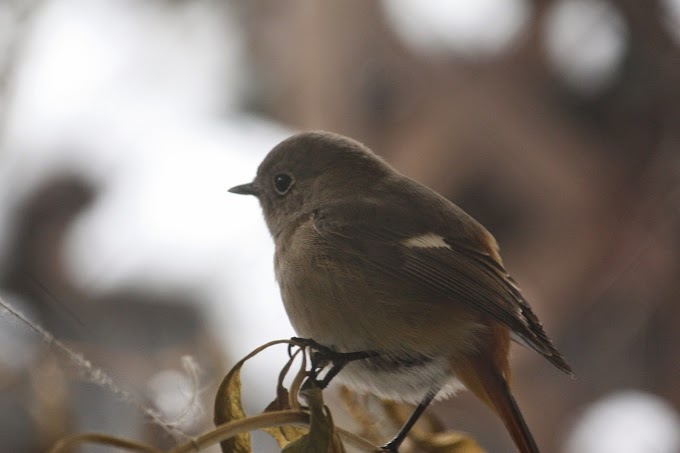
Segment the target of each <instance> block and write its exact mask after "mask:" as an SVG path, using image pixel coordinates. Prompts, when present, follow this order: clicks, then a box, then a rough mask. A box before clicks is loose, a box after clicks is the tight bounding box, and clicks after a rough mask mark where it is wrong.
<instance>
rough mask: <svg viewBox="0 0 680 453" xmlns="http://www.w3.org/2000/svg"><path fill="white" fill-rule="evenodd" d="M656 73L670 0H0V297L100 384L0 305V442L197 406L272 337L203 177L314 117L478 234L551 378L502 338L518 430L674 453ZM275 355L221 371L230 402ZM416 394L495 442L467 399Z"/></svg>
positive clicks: (198, 426)
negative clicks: (421, 186) (554, 359)
mask: <svg viewBox="0 0 680 453" xmlns="http://www.w3.org/2000/svg"><path fill="white" fill-rule="evenodd" d="M679 87H680V0H649V1H646V2H639V1H636V0H619V1H617V2H615V1H605V0H592V1H590V0H476V1H474V2H472V1H464V0H448V1H447V0H439V1H436V0H426V1H418V0H384V1H377V0H373V1H360V0H345V1H324V2H311V1H304V0H282V1H274V0H269V1H267V0H255V1H248V2H246V1H224V0H2V1H1V2H0V296H1V297H2V299H3V300H5V301H7V302H8V303H10V304H11V305H12V306H13V307H15V308H16V309H17V310H19V311H21V312H22V313H23V314H25V315H26V316H27V317H29V318H30V319H32V320H34V322H36V323H37V324H39V325H40V326H42V327H44V328H45V329H46V330H47V331H49V332H50V333H51V334H53V335H54V336H55V337H56V338H57V339H59V340H60V341H62V342H63V343H64V344H65V345H66V346H68V347H70V348H72V349H73V350H75V351H77V352H78V353H80V354H82V355H83V356H84V357H85V358H86V359H88V360H89V361H91V362H92V364H93V365H94V366H97V367H100V368H101V369H103V370H105V371H106V373H107V374H108V375H110V376H111V378H112V379H113V381H114V382H115V383H116V386H117V387H118V389H119V391H118V392H114V391H111V390H110V389H105V388H102V386H101V385H98V383H97V382H95V381H96V380H94V379H93V378H92V376H90V377H87V375H88V372H87V370H86V369H85V370H83V366H82V364H81V365H80V366H74V364H73V361H72V360H69V358H68V357H67V356H65V355H64V354H63V353H61V352H60V350H59V348H58V347H56V346H55V345H54V344H51V343H50V342H46V341H44V339H42V338H41V337H40V336H39V335H37V334H36V333H34V332H33V331H31V330H30V329H29V328H27V327H26V326H25V325H24V324H22V323H20V322H18V321H17V320H16V319H15V318H14V316H12V315H10V314H9V313H7V312H6V311H5V310H2V315H1V316H0V450H1V451H12V452H34V451H35V452H38V451H44V450H45V449H46V448H48V446H50V445H51V444H52V443H54V442H55V440H57V439H59V438H60V437H62V436H64V435H66V434H69V433H73V432H81V431H102V432H106V433H110V434H115V435H122V436H128V437H132V438H136V439H145V440H147V441H150V442H152V443H154V444H155V445H159V446H161V447H168V446H171V445H174V443H175V441H176V439H173V434H174V436H175V437H176V438H179V439H180V440H182V435H183V433H184V434H187V435H191V434H196V433H198V432H201V431H203V430H205V429H207V428H209V427H210V425H211V422H210V420H211V418H212V414H211V411H212V406H211V399H212V398H213V395H214V390H215V388H216V386H217V385H218V384H219V381H220V379H221V378H222V376H223V374H224V373H225V372H226V371H227V370H228V369H229V367H230V366H231V365H232V364H233V363H234V362H235V361H236V360H238V359H239V358H240V357H242V356H244V355H245V354H246V353H247V352H249V351H250V350H251V349H253V348H254V347H256V346H258V345H260V344H262V343H265V342H266V341H269V340H273V339H278V338H285V337H288V336H290V335H292V334H293V332H292V330H291V328H290V327H289V324H288V321H287V319H286V316H285V313H284V311H283V308H282V306H281V303H280V298H279V295H278V288H277V287H276V284H275V281H274V276H273V269H272V253H273V247H272V243H271V239H270V238H269V235H268V233H267V231H266V229H265V226H264V223H263V221H262V217H261V214H260V211H259V206H257V203H256V202H255V200H253V199H245V198H244V197H237V196H233V195H230V194H228V193H227V192H226V189H228V188H229V187H231V186H233V185H235V184H239V183H244V182H248V181H250V180H251V178H252V176H253V175H254V173H255V170H256V168H257V165H258V163H259V162H260V160H261V159H262V158H263V157H264V155H265V154H266V153H267V151H268V150H269V149H270V148H271V147H272V146H273V145H275V144H276V143H277V142H278V141H280V140H281V139H283V138H285V137H286V136H288V135H290V134H292V133H293V132H294V131H297V130H308V129H325V130H330V131H334V132H339V133H342V134H345V135H349V136H351V137H353V138H356V139H358V140H360V141H363V142H365V143H366V144H367V145H368V146H370V147H371V148H373V149H374V150H375V151H376V152H377V153H378V154H380V155H382V156H384V157H385V158H386V159H387V160H388V161H389V162H391V163H392V164H393V165H394V166H396V167H397V168H398V169H399V170H400V171H402V172H403V173H405V174H407V175H409V176H412V177H414V178H416V179H418V180H420V181H422V182H424V183H426V184H427V185H429V186H430V187H432V188H434V189H436V190H437V191H439V192H441V193H442V194H444V195H445V196H447V197H449V198H450V199H451V200H453V201H454V202H456V203H457V204H459V205H460V206H462V207H463V208H464V209H465V210H467V211H468V212H469V213H471V214H472V215H473V216H474V217H476V218H477V219H478V220H480V221H481V222H482V223H483V224H484V225H486V226H487V227H488V228H489V230H491V232H492V233H493V234H494V235H495V236H496V237H497V239H498V241H499V243H500V245H501V248H502V249H503V253H504V257H505V261H506V264H507V267H508V268H509V269H510V271H511V273H512V274H513V275H514V277H515V278H516V280H517V281H518V282H519V284H520V285H521V287H522V288H523V289H524V292H525V294H526V296H527V299H528V300H529V301H530V302H531V304H532V305H533V307H534V310H535V311H536V313H537V314H538V315H539V316H540V318H541V319H542V320H543V322H544V325H545V327H546V330H547V332H548V333H549V334H550V335H551V336H552V337H553V339H554V341H555V343H556V344H557V345H558V347H559V348H560V349H561V351H562V352H563V353H564V354H565V356H566V357H567V358H568V360H569V361H570V362H571V364H572V366H573V367H574V369H575V371H576V374H577V379H576V380H570V379H569V378H567V377H565V376H564V375H562V374H561V373H559V372H558V371H557V370H555V369H554V368H552V367H551V366H550V365H549V364H548V363H547V362H545V361H544V360H542V359H541V358H540V357H539V356H538V355H537V354H535V353H533V352H531V351H528V350H525V349H523V348H521V347H514V350H513V369H514V388H515V391H516V398H517V399H518V401H519V403H520V406H521V407H522V409H523V412H524V414H525V417H526V419H527V421H528V423H529V426H530V427H531V428H532V431H533V432H534V434H535V436H536V438H537V441H538V443H539V445H541V446H542V449H543V451H545V452H565V453H576V452H584V453H605V452H607V453H608V452H614V451H616V452H642V451H649V452H652V451H654V452H658V453H666V452H668V453H677V452H680V415H679V412H678V411H679V410H680V353H679V352H678V347H679V345H680V300H679V299H680V279H678V275H680V234H679V233H680V221H679V219H678V208H679V206H680V88H679ZM187 356H190V357H191V358H190V359H188V358H187ZM283 360H285V350H284V349H283V348H282V349H281V350H278V351H274V352H272V353H271V354H270V355H268V356H267V358H264V359H261V360H257V361H255V362H254V363H253V364H252V365H249V366H246V369H245V370H244V382H245V384H244V392H245V394H246V405H247V408H248V410H250V411H251V412H252V411H259V410H261V409H262V408H263V406H264V405H266V404H267V403H268V402H269V401H271V400H272V399H273V398H274V379H275V376H276V373H277V371H278V369H279V368H280V367H281V366H282V364H283ZM89 374H90V375H91V374H92V373H91V372H90V373H89ZM138 405H143V406H145V407H148V408H152V409H153V410H154V411H157V413H158V414H159V416H160V417H161V418H162V419H163V420H165V421H166V422H167V423H168V424H169V425H170V426H171V429H163V428H161V427H160V426H158V425H157V424H155V423H151V422H150V420H149V418H148V417H147V416H146V415H145V414H144V413H143V412H142V411H141V410H140V409H139V408H138V407H137V406H138ZM434 410H435V412H436V413H437V414H438V415H439V416H440V417H441V419H442V421H443V422H444V423H445V425H446V426H447V427H449V428H451V429H458V430H463V431H466V432H469V433H471V434H472V436H473V437H475V438H476V439H477V440H478V441H479V442H480V444H481V445H482V446H484V448H486V449H487V450H488V451H489V452H509V451H514V450H513V447H512V444H511V442H510V439H509V437H508V435H507V434H506V433H505V430H504V429H503V427H502V425H501V424H500V422H498V421H497V420H496V419H495V417H494V416H493V415H491V414H490V413H489V412H488V410H486V408H484V407H483V406H482V405H481V404H480V403H479V402H477V401H475V400H474V399H473V398H472V397H471V396H470V395H468V394H462V395H461V396H460V397H459V398H456V399H453V400H451V401H447V402H444V403H439V404H437V405H436V406H435V407H434ZM167 431H172V433H169V432H167ZM256 441H257V442H258V443H257V444H256V445H257V448H258V451H271V450H272V449H273V447H272V446H273V443H272V442H271V441H268V440H267V439H264V438H262V437H259V438H258V439H256ZM84 451H108V450H105V449H103V448H96V447H95V448H88V449H84Z"/></svg>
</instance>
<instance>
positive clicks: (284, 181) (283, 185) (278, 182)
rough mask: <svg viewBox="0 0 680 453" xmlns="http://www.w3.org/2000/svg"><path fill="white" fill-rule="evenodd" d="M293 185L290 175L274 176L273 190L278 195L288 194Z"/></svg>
mask: <svg viewBox="0 0 680 453" xmlns="http://www.w3.org/2000/svg"><path fill="white" fill-rule="evenodd" d="M292 185H293V178H291V177H290V175H287V174H285V173H281V174H280V175H276V176H274V188H275V189H276V191H277V192H278V193H279V195H284V194H285V193H286V192H288V191H289V190H290V188H291V186H292Z"/></svg>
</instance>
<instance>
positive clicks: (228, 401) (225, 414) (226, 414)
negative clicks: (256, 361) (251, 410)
mask: <svg viewBox="0 0 680 453" xmlns="http://www.w3.org/2000/svg"><path fill="white" fill-rule="evenodd" d="M246 359H247V358H246ZM246 359H243V360H241V361H240V362H238V363H237V364H236V365H235V366H234V367H233V368H232V369H231V370H230V371H229V373H228V374H227V375H226V376H225V378H224V379H223V380H222V383H221V384H220V388H219V389H218V390H217V395H216V396H215V425H216V426H219V425H222V424H224V423H227V422H230V421H232V420H237V419H241V418H245V416H246V414H245V412H244V411H243V406H242V405H241V367H242V366H243V364H244V363H245V361H246ZM220 446H221V447H222V451H223V452H224V453H232V452H234V453H250V451H251V447H250V433H248V432H244V433H239V434H237V435H236V436H234V437H232V438H230V439H226V440H223V441H222V442H220Z"/></svg>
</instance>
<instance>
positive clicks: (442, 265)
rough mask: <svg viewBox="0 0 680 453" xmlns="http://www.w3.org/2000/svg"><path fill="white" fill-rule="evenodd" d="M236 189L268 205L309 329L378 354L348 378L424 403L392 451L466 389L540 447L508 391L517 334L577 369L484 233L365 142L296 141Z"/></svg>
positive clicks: (519, 437) (342, 376) (323, 341)
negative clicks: (437, 406) (426, 414)
mask: <svg viewBox="0 0 680 453" xmlns="http://www.w3.org/2000/svg"><path fill="white" fill-rule="evenodd" d="M230 191H231V192H233V193H237V194H249V195H255V196H256V197H257V198H258V199H259V201H260V204H261V205H262V210H263V211H264V217H265V220H266V222H267V225H268V227H269V231H270V232H271V234H272V236H273V237H274V241H275V243H276V254H275V269H276V276H277V279H278V282H279V285H280V287H281V295H282V298H283V303H284V305H285V308H286V312H287V313H288V316H289V318H290V321H291V323H292V325H293V328H294V329H295V331H296V332H297V333H298V335H300V336H302V337H305V338H309V339H312V340H314V341H315V342H317V343H319V344H320V345H323V346H325V347H328V348H330V349H332V350H334V351H337V352H339V353H351V352H361V351H371V352H372V353H374V355H372V356H371V357H369V358H365V359H363V360H356V361H353V362H351V363H349V364H347V365H346V366H345V367H344V369H342V371H341V372H340V373H339V374H338V376H337V378H338V379H339V380H341V381H342V382H343V383H345V384H346V385H348V386H349V387H351V388H354V389H355V390H358V391H360V392H370V393H373V394H375V395H377V396H379V397H382V398H387V399H392V400H395V401H403V402H409V403H414V404H418V406H417V408H416V410H415V411H414V413H413V414H412V415H411V417H410V418H409V420H408V421H407V422H406V424H405V425H404V427H403V428H402V429H401V431H400V432H399V434H397V436H396V437H395V438H394V439H392V440H391V441H390V442H389V443H388V444H386V445H385V446H384V449H385V450H388V451H397V450H398V448H399V446H400V445H401V443H402V442H403V440H404V439H405V437H406V434H407V433H408V431H409V430H410V428H411V427H412V426H413V424H414V423H415V421H416V420H417V419H418V417H419V416H420V415H421V414H422V412H423V411H424V410H425V408H426V407H427V406H428V404H429V403H430V402H431V401H432V400H433V399H441V398H445V397H447V396H450V395H452V394H453V393H455V392H456V391H457V390H459V389H461V388H462V387H467V388H468V389H469V390H470V391H472V392H473V393H474V394H475V395H476V396H477V397H478V398H479V399H481V400H482V401H483V402H484V403H486V404H487V405H488V406H489V407H490V408H491V409H492V410H493V411H494V412H495V413H496V414H498V416H499V417H500V418H501V420H502V421H503V423H504V424H505V426H506V428H507V430H508V431H509V433H510V435H511V436H512V438H513V440H514V441H515V444H516V445H517V448H518V449H519V450H520V451H521V452H522V453H536V452H538V447H537V446H536V443H535V441H534V439H533V437H532V435H531V433H530V431H529V428H528V427H527V425H526V423H525V421H524V419H523V417H522V414H521V413H520V411H519V408H518V407H517V404H516V402H515V399H514V398H513V396H512V393H511V392H510V387H509V382H510V368H509V365H508V350H509V345H510V339H511V338H512V339H513V340H515V341H517V342H519V343H521V344H523V345H526V346H528V347H530V348H532V349H534V350H535V351H537V352H538V353H540V354H541V355H543V356H544V357H545V358H546V359H547V360H549V361H550V362H551V363H552V364H553V365H555V366H556V367H557V368H559V369H560V370H562V371H564V372H565V373H569V374H571V373H572V371H571V368H570V367H569V365H567V363H566V362H565V360H564V358H563V357H562V355H561V354H560V353H559V352H558V351H557V350H556V349H555V347H554V346H553V344H552V342H551V341H550V339H549V338H548V336H547V335H546V334H545V332H544V331H543V328H542V327H541V324H540V322H539V321H538V318H537V317H536V315H535V314H534V313H533V312H532V310H531V307H529V304H528V303H527V301H526V300H525V299H524V297H522V294H521V292H520V290H519V288H518V287H517V285H516V284H515V282H514V281H513V280H512V278H511V277H510V276H509V275H508V273H507V272H506V270H505V268H504V267H503V262H502V260H501V257H500V255H499V254H498V245H497V244H496V241H495V239H494V238H493V236H492V235H491V234H490V233H489V232H488V231H487V230H486V229H485V228H484V227H483V226H481V225H480V224H479V223H478V222H477V221H475V220H474V219H473V218H472V217H470V216H469V215H468V214H466V213H465V212H464V211H463V210H462V209H460V208H459V207H458V206H456V205H455V204H453V203H451V202H450V201H448V200H447V199H445V198H444V197H442V196H441V195H439V194H437V193H436V192H434V191H433V190H431V189H429V188H427V187H425V186H424V185H422V184H420V183H418V182H416V181H414V180H412V179H410V178H408V177H406V176H404V175H402V174H400V173H399V172H397V171H396V170H395V169H394V168H392V167H391V166H390V165H388V164H387V163H386V162H385V161H384V160H382V159H381V158H379V157H377V156H376V155H375V154H374V153H373V152H372V151H371V150H369V149H368V148H367V147H365V146H364V145H362V144H361V143H359V142H357V141H354V140H352V139H349V138H346V137H342V136H340V135H335V134H331V133H327V132H308V133H301V134H298V135H294V136H292V137H290V138H288V139H287V140H284V141H283V142H281V143H280V144H279V145H277V146H276V147H275V148H274V149H273V150H272V151H271V152H270V153H269V155H268V156H267V157H266V158H265V160H264V161H263V162H262V164H261V165H260V167H259V168H258V170H257V176H256V177H255V180H254V181H253V182H251V183H248V184H243V185H240V186H237V187H234V188H232V189H230Z"/></svg>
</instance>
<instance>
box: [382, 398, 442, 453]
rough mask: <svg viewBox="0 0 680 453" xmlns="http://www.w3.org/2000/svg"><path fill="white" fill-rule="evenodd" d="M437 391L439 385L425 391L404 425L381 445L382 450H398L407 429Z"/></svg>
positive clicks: (408, 429) (414, 422) (393, 452)
mask: <svg viewBox="0 0 680 453" xmlns="http://www.w3.org/2000/svg"><path fill="white" fill-rule="evenodd" d="M437 392H439V386H436V387H433V388H431V389H430V390H429V391H428V392H427V394H426V395H425V397H424V398H423V399H422V401H421V402H420V404H418V406H417V407H416V408H415V409H414V410H413V412H412V413H411V415H410V416H409V418H408V420H406V423H404V426H402V427H401V429H400V430H399V432H398V433H397V435H396V436H394V438H393V439H392V440H390V441H389V442H387V443H386V444H385V445H383V446H382V450H383V451H386V452H390V453H397V452H398V451H399V447H400V446H401V444H402V442H404V439H406V436H407V435H408V433H409V431H411V428H413V425H415V424H416V422H417V421H418V419H419V418H420V416H421V415H423V412H425V409H427V406H429V405H430V403H431V402H432V400H433V399H434V397H435V395H437Z"/></svg>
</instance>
